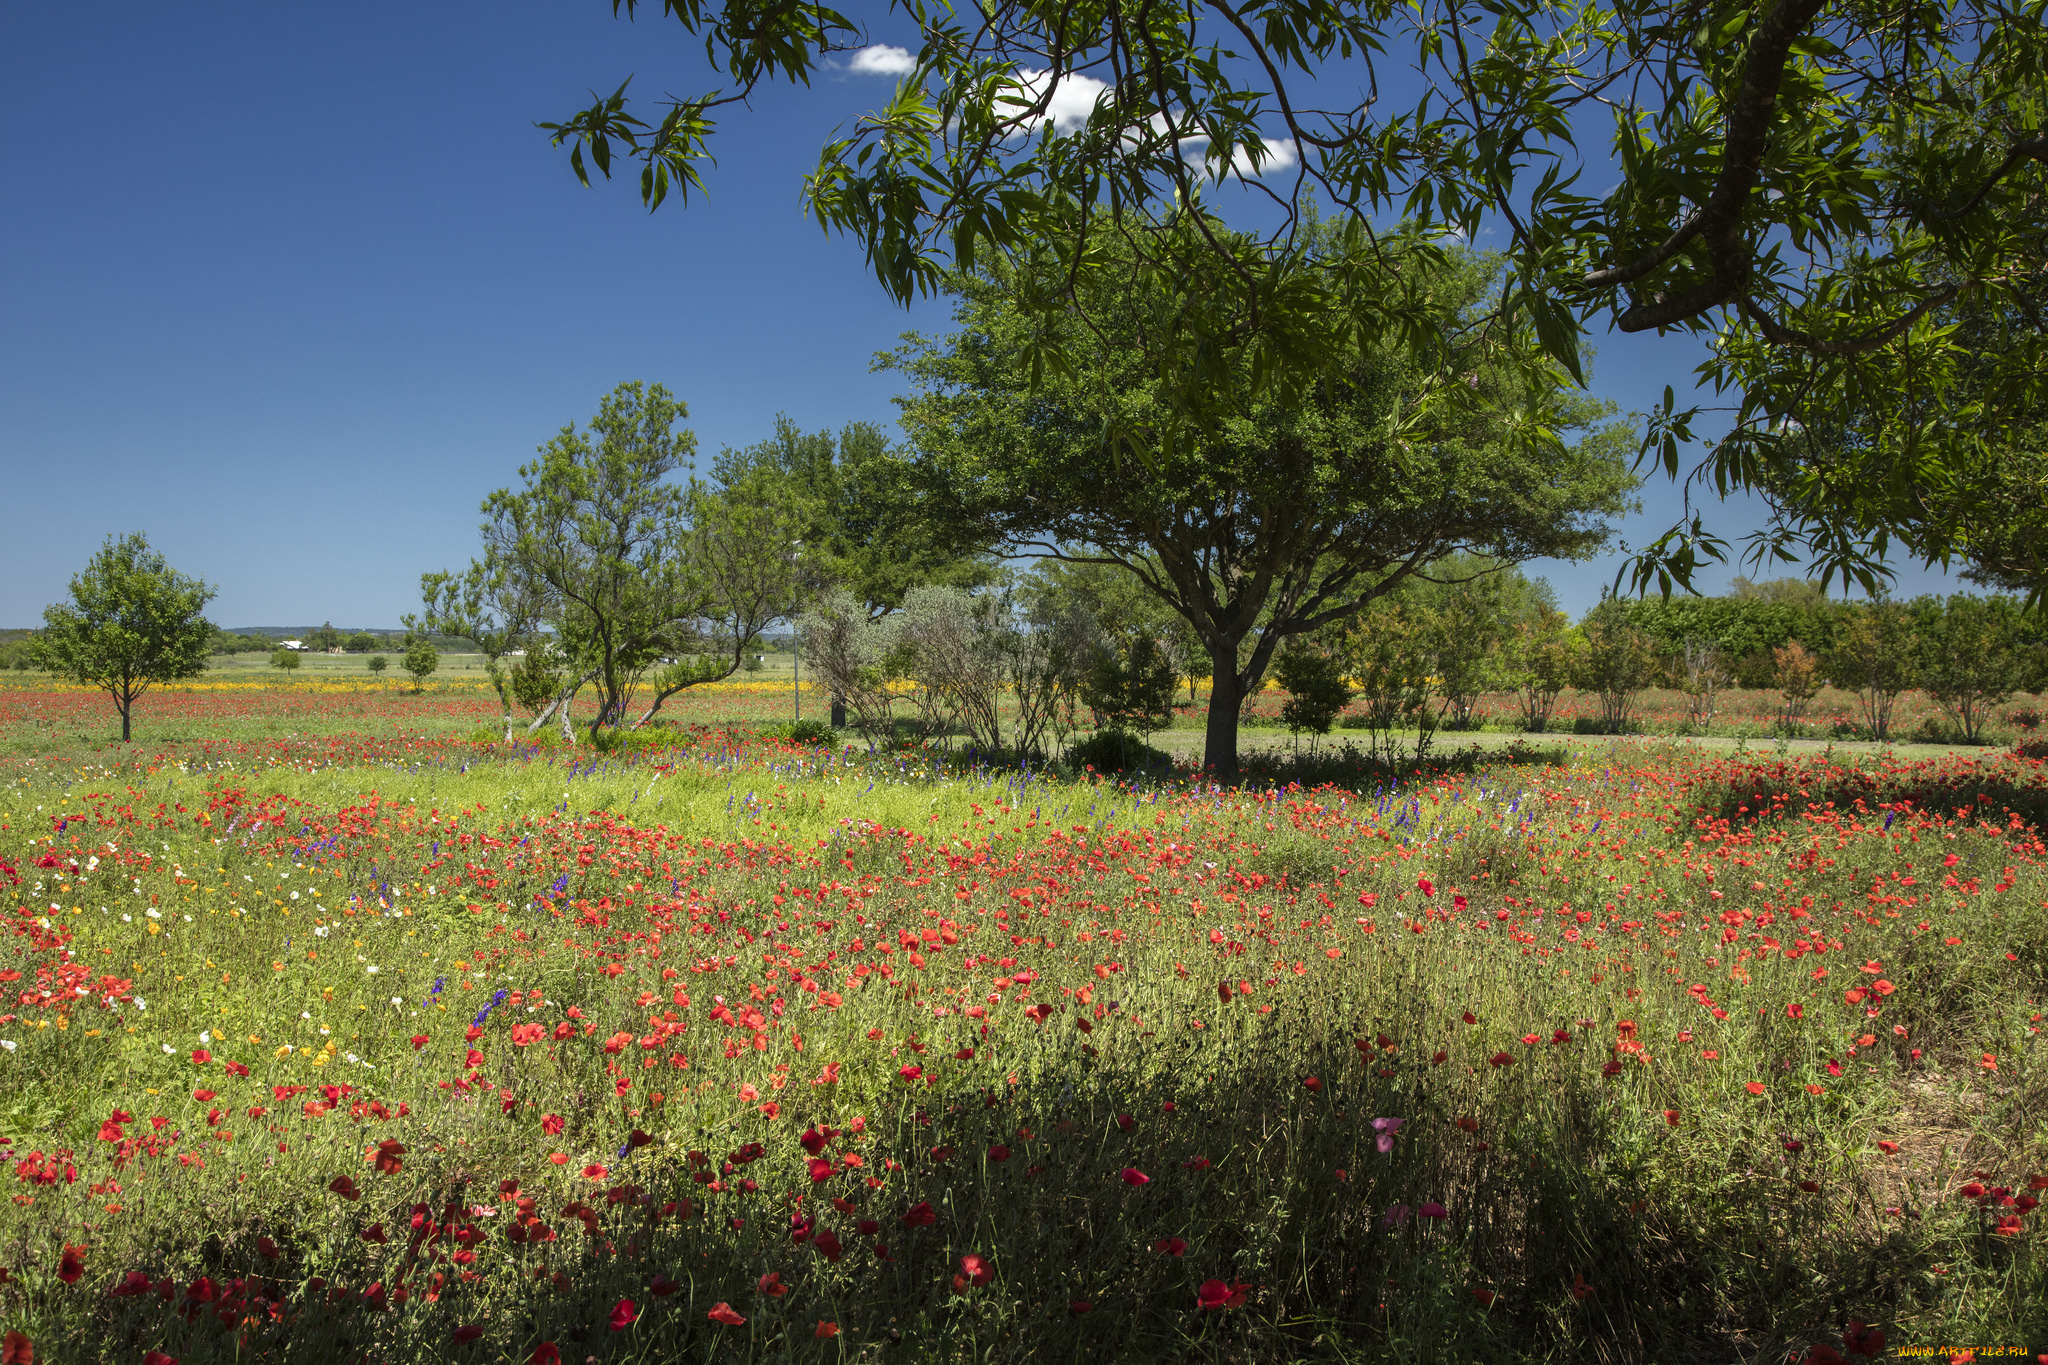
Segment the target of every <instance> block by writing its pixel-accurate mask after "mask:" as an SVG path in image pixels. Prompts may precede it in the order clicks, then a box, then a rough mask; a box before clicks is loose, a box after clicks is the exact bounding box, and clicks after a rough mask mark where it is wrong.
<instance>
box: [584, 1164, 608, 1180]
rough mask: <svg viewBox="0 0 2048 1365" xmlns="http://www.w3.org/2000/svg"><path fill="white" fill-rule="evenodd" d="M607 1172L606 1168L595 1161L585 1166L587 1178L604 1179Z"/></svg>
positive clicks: (585, 1176)
mask: <svg viewBox="0 0 2048 1365" xmlns="http://www.w3.org/2000/svg"><path fill="white" fill-rule="evenodd" d="M606 1174H607V1172H606V1171H605V1168H604V1167H603V1166H602V1165H600V1164H598V1163H597V1162H595V1161H593V1162H591V1163H590V1164H589V1165H588V1166H585V1167H584V1168H583V1178H584V1179H585V1180H602V1179H604V1178H605V1175H606Z"/></svg>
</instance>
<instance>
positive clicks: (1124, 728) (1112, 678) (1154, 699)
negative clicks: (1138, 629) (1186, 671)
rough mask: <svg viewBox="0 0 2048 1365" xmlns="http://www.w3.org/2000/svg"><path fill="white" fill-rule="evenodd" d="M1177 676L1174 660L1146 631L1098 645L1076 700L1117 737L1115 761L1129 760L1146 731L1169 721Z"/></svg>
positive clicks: (1103, 730) (1140, 747)
mask: <svg viewBox="0 0 2048 1365" xmlns="http://www.w3.org/2000/svg"><path fill="white" fill-rule="evenodd" d="M1179 684H1180V677H1179V675H1178V674H1177V673H1176V672H1175V671H1174V666H1173V661H1172V660H1171V659H1169V658H1168V657H1167V653H1166V651H1165V650H1163V649H1161V648H1160V647H1159V642H1158V640H1156V639H1154V638H1153V637H1152V636H1151V635H1150V634H1139V635H1135V636H1132V637H1131V638H1130V639H1129V640H1128V641H1127V642H1125V644H1124V645H1123V647H1122V648H1120V649H1119V648H1115V647H1109V648H1101V649H1099V651H1098V652H1097V653H1096V655H1095V658H1094V661H1093V662H1092V663H1090V664H1089V665H1088V667H1087V668H1086V669H1085V670H1084V671H1083V672H1082V674H1081V687H1080V693H1081V704H1082V705H1083V706H1086V707H1087V708H1088V709H1089V710H1090V711H1091V712H1093V713H1094V716H1095V723H1096V727H1097V729H1098V730H1099V732H1100V733H1102V734H1104V735H1115V736H1116V737H1117V747H1118V754H1119V757H1118V762H1119V764H1128V763H1130V762H1131V761H1132V759H1133V754H1132V752H1131V750H1132V747H1133V746H1135V747H1136V749H1137V751H1138V752H1139V753H1143V752H1144V750H1145V736H1146V735H1149V734H1151V733H1152V732H1153V731H1155V730H1164V729H1166V728H1167V727H1168V726H1169V725H1172V724H1173V698H1174V694H1175V693H1176V692H1177V691H1179Z"/></svg>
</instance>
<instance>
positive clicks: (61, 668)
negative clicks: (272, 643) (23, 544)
mask: <svg viewBox="0 0 2048 1365" xmlns="http://www.w3.org/2000/svg"><path fill="white" fill-rule="evenodd" d="M213 596H214V590H213V588H211V587H209V586H208V585H207V584H205V583H202V582H200V581H199V580H198V579H196V578H187V577H186V576H185V575H184V574H181V573H179V572H178V571H177V570H176V569H173V568H172V567H171V566H170V564H169V563H168V562H166V561H165V559H164V557H163V556H162V555H161V554H159V553H158V552H157V551H155V550H152V549H150V548H149V541H148V539H147V538H146V537H145V536H143V535H142V534H141V533H139V532H138V533H136V534H134V535H127V536H122V537H121V538H120V539H119V540H118V541H117V540H115V539H114V538H113V537H112V536H109V537H107V541H106V544H105V545H103V546H102V547H101V548H100V552H99V553H98V554H96V555H94V556H93V557H92V561H91V562H90V563H88V564H87V565H86V566H85V571H84V572H83V573H81V574H78V575H77V576H75V577H74V578H72V580H71V600H70V601H69V602H60V603H57V604H55V605H53V606H50V607H47V608H45V609H44V611H43V629H42V631H41V633H40V634H38V635H36V636H35V637H34V638H33V639H32V640H31V641H30V643H29V655H30V658H32V659H33V660H34V661H35V662H36V664H37V666H38V667H41V668H46V669H48V670H50V671H51V672H52V673H63V674H66V675H68V676H70V677H72V678H75V679H77V680H78V681H79V682H81V683H84V684H85V685H86V686H88V687H97V688H100V689H101V690H103V691H104V692H106V694H107V695H108V696H109V697H112V698H113V701H114V709H115V710H117V711H119V712H120V713H121V742H122V743H123V744H126V743H128V741H129V740H130V738H131V737H132V729H131V721H132V719H133V711H134V707H135V699H136V698H137V697H138V696H140V695H142V693H143V692H144V691H146V690H147V689H149V688H150V687H152V686H155V685H158V684H162V683H168V682H174V681H176V680H177V679H179V678H189V677H192V676H193V675H195V674H197V673H199V672H201V671H203V670H204V669H205V668H206V656H207V651H208V648H209V646H210V645H211V644H212V643H213V635H214V627H213V625H212V623H211V622H209V621H207V620H206V618H205V617H203V616H201V615H200V613H201V612H203V611H205V610H206V604H207V603H208V602H210V601H212V600H213Z"/></svg>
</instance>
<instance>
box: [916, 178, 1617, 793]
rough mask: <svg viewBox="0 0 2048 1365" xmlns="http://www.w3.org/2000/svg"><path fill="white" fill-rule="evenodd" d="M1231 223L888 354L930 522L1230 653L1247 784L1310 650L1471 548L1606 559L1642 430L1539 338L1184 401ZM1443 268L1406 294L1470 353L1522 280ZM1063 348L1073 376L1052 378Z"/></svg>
mask: <svg viewBox="0 0 2048 1365" xmlns="http://www.w3.org/2000/svg"><path fill="white" fill-rule="evenodd" d="M1217 230H1218V229H1217V228H1216V226H1215V225H1213V224H1202V225H1200V229H1199V230H1198V227H1197V225H1196V224H1195V223H1194V222H1193V220H1192V218H1184V219H1183V221H1182V223H1181V231H1182V232H1183V233H1184V234H1185V236H1186V238H1187V242H1186V254H1185V255H1184V256H1182V257H1178V258H1176V259H1177V264H1178V267H1179V269H1180V271H1181V273H1179V274H1169V273H1168V272H1164V271H1161V270H1158V269H1155V268H1154V267H1153V265H1151V264H1150V263H1148V262H1146V261H1145V260H1144V259H1142V258H1141V257H1138V256H1136V255H1134V254H1133V253H1132V252H1131V250H1130V249H1129V248H1128V246H1127V245H1125V244H1123V243H1121V242H1120V241H1119V240H1118V239H1117V238H1116V237H1115V236H1114V234H1112V233H1109V232H1107V231H1105V232H1104V233H1103V234H1102V236H1101V238H1100V239H1099V240H1098V241H1097V242H1096V243H1095V244H1094V248H1093V249H1095V250H1097V251H1098V252H1099V253H1100V256H1101V258H1102V259H1103V260H1104V261H1105V262H1107V261H1112V260H1113V261H1116V262H1118V263H1119V271H1118V274H1117V275H1116V277H1115V279H1114V281H1111V280H1110V279H1108V278H1107V277H1105V278H1103V279H1102V280H1101V283H1100V288H1099V289H1092V290H1091V292H1088V293H1085V294H1084V295H1082V296H1081V297H1080V298H1079V299H1078V300H1077V301H1076V303H1075V306H1074V307H1073V308H1071V309H1069V310H1067V311H1066V312H1063V313H1062V314H1061V315H1059V316H1058V317H1056V318H1049V317H1044V316H1041V315H1040V314H1038V313H1037V312H1035V311H1034V304H1033V301H1034V300H1035V299H1038V298H1039V297H1041V296H1042V295H1044V294H1045V293H1046V292H1047V291H1055V290H1057V289H1059V288H1061V287H1062V284H1063V281H1064V279H1065V276H1064V275H1062V274H1061V273H1060V272H1059V271H1058V270H1057V269H1056V268H1055V267H1054V265H1053V263H1051V262H1049V261H1033V262H1031V263H1030V264H1028V265H1024V266H1018V267H1015V268H1012V267H1010V266H1008V265H993V264H992V265H991V266H990V267H989V269H988V270H987V272H986V273H985V274H981V275H976V276H963V277H958V278H955V279H953V280H951V281H950V282H949V287H950V288H952V289H953V290H954V292H955V293H956V295H957V296H958V299H959V304H958V307H957V309H956V314H955V315H956V318H957V320H958V322H959V323H960V328H961V330H960V331H959V332H958V333H956V334H955V335H954V336H953V337H951V338H949V339H947V340H946V341H944V342H942V343H941V342H932V341H927V340H924V339H922V338H916V337H913V338H911V339H910V341H909V342H908V344H906V345H905V346H904V347H903V348H902V349H901V350H899V351H898V352H896V353H895V354H894V355H893V356H891V357H889V358H888V361H887V363H888V364H889V365H891V366H893V367H895V368H898V369H900V370H902V371H903V372H904V373H905V374H906V375H907V376H908V377H909V378H910V379H911V380H912V382H913V383H914V384H915V386H916V392H914V393H913V394H911V395H910V396H908V397H906V398H904V399H902V400H901V406H902V412H903V417H902V424H903V427H904V430H905V432H906V433H907V434H908V436H909V438H910V449H909V450H908V452H907V453H904V454H903V455H902V456H901V457H900V462H901V465H902V479H901V486H902V488H903V489H905V490H906V497H907V498H908V505H907V511H906V514H907V515H914V516H922V517H934V518H944V519H947V520H949V521H950V522H951V523H952V524H954V525H957V526H958V527H960V528H961V534H962V535H963V536H966V535H969V534H970V533H971V534H973V535H979V536H983V537H986V538H988V539H991V540H993V541H995V542H998V543H1000V544H1002V545H1004V546H1006V547H1008V548H1011V549H1013V550H1018V551H1024V550H1029V549H1034V548H1035V549H1038V550H1040V551H1041V552H1052V553H1059V554H1077V555H1082V556H1085V557H1088V558H1092V559H1096V560H1099V561H1103V562H1106V563H1110V564H1114V565H1117V566H1120V567H1121V568H1122V569H1123V570H1124V571H1126V572H1128V573H1129V574H1131V575H1134V576H1135V577H1136V579H1137V580H1138V581H1139V582H1140V583H1141V584H1142V585H1143V586H1144V587H1145V589H1146V590H1147V591H1148V592H1149V593H1151V594H1152V595H1153V596H1154V597H1155V598H1157V599H1158V600H1159V602H1160V603H1161V604H1162V605H1164V606H1166V607H1168V608H1170V609H1171V610H1172V611H1173V612H1174V613H1175V614H1176V615H1178V616H1180V617H1181V618H1182V619H1183V620H1185V621H1187V622H1188V623H1189V624H1190V625H1191V626H1192V628H1193V630H1194V632H1195V634H1196V635H1197V636H1199V638H1200V640H1201V642H1202V645H1203V648H1204V649H1205V650H1206V652H1207V653H1208V655H1209V664H1210V672H1211V675H1212V684H1211V686H1212V693H1211V707H1210V715H1211V725H1210V731H1209V735H1208V743H1207V750H1206V753H1205V763H1206V764H1207V765H1208V766H1209V767H1211V768H1212V769H1214V770H1215V771H1216V772H1217V773H1218V774H1219V776H1222V777H1224V778H1226V779H1227V778H1229V777H1231V776H1232V775H1234V772H1235V768H1236V763H1237V717H1238V715H1239V712H1240V709H1241V705H1242V701H1243V699H1244V698H1246V697H1248V696H1250V695H1253V694H1254V693H1255V692H1256V691H1257V689H1258V687H1259V686H1260V684H1261V683H1262V682H1263V680H1264V678H1265V676H1266V673H1267V670H1268V668H1269V666H1270V664H1271V661H1272V659H1273V656H1274V654H1275V652H1276V651H1277V649H1278V648H1279V646H1280V645H1281V644H1282V642H1284V641H1285V640H1286V639H1287V638H1289V637H1290V636H1293V635H1298V634H1304V633H1308V632H1312V631H1314V630H1317V629H1320V628H1322V627H1324V626H1328V625H1334V624H1338V623H1341V622H1343V621H1344V620H1346V619H1348V618H1349V617H1350V616H1352V615H1353V614H1355V613H1356V612H1357V611H1358V610H1359V609H1360V608H1361V607H1362V606H1363V605H1364V604H1365V603H1366V602H1368V601H1370V600H1371V599H1372V598H1373V597H1375V596H1377V595H1379V594H1380V593H1382V592H1385V591H1388V590H1391V589H1392V588H1393V587H1395V586H1397V585H1398V584H1399V582H1400V581H1401V580H1402V579H1403V578H1405V577H1406V576H1407V574H1409V573H1412V572H1414V571H1416V570H1417V569H1419V568H1421V567H1423V566H1426V565H1428V564H1429V563H1431V562H1434V561H1436V560H1439V559H1442V558H1444V557H1445V556H1448V555H1451V554H1453V553H1454V552H1456V551H1458V550H1460V549H1465V550H1469V551H1471V552H1474V553H1478V554H1484V555H1488V556H1491V557H1493V558H1494V559H1497V560H1502V561H1518V560H1521V559H1525V558H1529V557H1533V556H1538V555H1556V556H1566V557H1570V556H1576V555H1583V554H1587V553H1591V552H1593V551H1594V550H1597V549H1598V548H1600V547H1601V546H1603V545H1605V543H1606V542H1607V539H1608V536H1609V528H1608V525H1607V523H1606V520H1605V519H1606V517H1607V516H1608V515H1610V514H1612V513H1616V512H1619V511H1621V510H1623V509H1624V508H1625V507H1626V506H1627V505H1628V502H1629V499H1628V493H1629V490H1630V488H1631V487H1632V486H1633V479H1632V478H1631V476H1630V475H1629V474H1628V473H1627V470H1626V468H1625V462H1624V460H1623V446H1624V445H1626V444H1627V438H1626V436H1625V435H1624V434H1623V433H1621V432H1620V431H1619V430H1617V429H1612V428H1604V427H1600V424H1601V423H1602V422H1604V420H1605V419H1606V417H1607V416H1608V415H1609V414H1608V413H1607V411H1606V410H1605V409H1603V408H1601V407H1599V406H1597V405H1593V404H1589V403H1586V402H1584V401H1581V400H1578V399H1576V398H1574V397H1573V396H1572V395H1570V394H1569V393H1568V392H1567V391H1566V389H1565V382H1566V381H1565V376H1564V374H1563V372H1562V371H1561V370H1559V369H1557V367H1556V366H1555V365H1553V364H1551V363H1550V362H1548V361H1546V360H1545V359H1544V358H1543V357H1542V355H1541V352H1540V347H1539V346H1538V345H1537V343H1536V341H1535V339H1534V338H1533V337H1532V336H1531V335H1529V334H1528V333H1527V332H1526V331H1525V330H1516V329H1513V328H1509V329H1506V330H1503V331H1495V332H1487V333H1485V334H1484V337H1483V339H1482V338H1481V336H1480V334H1478V333H1472V334H1470V338H1471V339H1470V341H1469V344H1461V345H1459V346H1455V347H1450V348H1448V349H1446V350H1444V351H1442V352H1433V353H1431V354H1429V355H1428V356H1418V355H1416V354H1415V353H1414V352H1412V351H1410V350H1407V349H1405V348H1404V347H1402V346H1401V345H1399V344H1397V343H1396V342H1395V341H1394V340H1393V339H1392V338H1389V337H1387V336H1385V335H1383V334H1381V333H1378V332H1368V333H1364V334H1354V335H1352V336H1351V337H1350V339H1349V340H1348V341H1346V342H1344V343H1342V344H1340V345H1339V346H1338V355H1339V358H1340V359H1339V361H1338V362H1333V363H1338V364H1339V366H1340V368H1339V369H1338V371H1337V372H1336V373H1330V374H1326V375H1322V376H1321V377H1318V378H1316V379H1314V380H1313V381H1312V380H1311V377H1310V376H1309V375H1308V374H1306V373H1304V374H1299V375H1296V376H1295V381H1298V382H1291V383H1290V384H1288V385H1282V386H1279V387H1275V386H1274V385H1273V384H1270V383H1268V382H1267V378H1268V377H1269V376H1267V374H1266V371H1267V370H1268V368H1269V367H1271V366H1272V365H1273V363H1274V357H1273V355H1272V354H1271V353H1270V352H1269V351H1268V350H1267V349H1265V348H1264V347H1262V346H1261V345H1260V344H1257V343H1256V342H1254V341H1245V342H1243V343H1236V342H1232V343H1229V344H1223V343H1219V344H1218V345H1217V346H1216V347H1215V348H1214V349H1213V350H1212V351H1210V352H1209V353H1208V354H1209V356H1210V362H1209V363H1208V364H1207V365H1206V366H1205V368H1204V369H1203V371H1202V375H1201V379H1200V383H1201V385H1202V388H1201V392H1200V393H1186V392H1178V391H1174V390H1172V389H1169V388H1162V387H1161V386H1160V385H1158V384H1157V383H1155V382H1153V380H1152V378H1151V371H1150V369H1149V365H1150V356H1149V354H1148V348H1150V347H1152V346H1153V345H1155V344H1157V341H1158V338H1157V336H1156V335H1155V334H1154V333H1153V332H1152V331H1151V330H1150V328H1151V320H1154V319H1158V318H1162V317H1165V316H1168V315H1170V314H1172V313H1173V311H1174V310H1175V309H1176V308H1178V307H1181V306H1182V304H1183V302H1184V294H1185V293H1186V292H1187V291H1189V290H1197V291H1199V290H1204V289H1210V288H1214V289H1218V290H1223V289H1225V286H1224V285H1223V283H1222V282H1221V281H1219V280H1217V279H1215V278H1212V277H1213V276H1215V275H1216V274H1217V272H1219V271H1221V272H1225V273H1227V271H1228V267H1227V266H1225V265H1223V264H1222V263H1219V262H1217V261H1215V260H1214V259H1213V257H1211V256H1210V255H1209V254H1207V248H1206V247H1204V246H1202V245H1201V242H1202V240H1203V233H1205V232H1207V233H1211V234H1213V233H1214V232H1216V231H1217ZM1224 235H1225V236H1226V237H1229V240H1230V241H1232V242H1233V243H1235V247H1234V250H1236V251H1237V252H1238V253H1239V255H1240V256H1242V257H1243V258H1244V259H1246V260H1257V259H1260V258H1261V249H1260V248H1259V247H1258V246H1257V245H1256V244H1255V243H1253V242H1251V241H1249V240H1248V239H1245V238H1241V237H1235V236H1230V235H1229V234H1227V233H1226V234H1224ZM1366 249H1367V248H1366V247H1365V246H1364V245H1363V244H1362V243H1358V242H1356V241H1353V240H1350V239H1347V238H1345V237H1343V236H1342V235H1341V234H1336V233H1330V232H1320V231H1318V232H1310V233H1307V234H1305V235H1304V238H1303V241H1302V245H1301V249H1300V252H1299V256H1298V259H1297V260H1295V262H1294V265H1295V266H1296V267H1297V268H1299V269H1301V270H1302V271H1304V272H1305V275H1304V287H1308V282H1309V280H1311V279H1312V280H1313V281H1314V287H1317V288H1327V289H1331V290H1335V289H1340V288H1343V287H1345V284H1346V282H1347V281H1349V280H1351V279H1353V278H1354V272H1355V271H1357V270H1361V269H1364V268H1365V267H1364V266H1363V265H1362V263H1361V262H1360V261H1359V259H1358V255H1357V254H1358V253H1360V252H1364V251H1366ZM1430 260H1431V261H1432V262H1435V263H1434V264H1431V265H1425V264H1423V263H1421V262H1419V261H1418V262H1417V263H1415V264H1414V266H1413V268H1412V271H1411V273H1410V274H1409V275H1407V276H1404V277H1403V279H1402V280H1401V282H1400V285H1399V290H1400V292H1401V294H1402V298H1403V301H1404V306H1405V305H1406V304H1410V303H1415V302H1416V301H1418V300H1419V301H1421V303H1422V305H1424V306H1426V309H1427V311H1428V313H1429V316H1430V317H1431V318H1432V319H1433V321H1434V324H1435V326H1437V327H1438V328H1440V329H1441V332H1442V334H1443V335H1444V336H1447V337H1448V336H1453V335H1457V336H1465V335H1467V333H1466V332H1465V331H1464V329H1465V328H1466V327H1467V326H1468V324H1470V323H1471V322H1472V320H1473V319H1474V318H1475V317H1476V316H1477V315H1478V314H1479V313H1481V312H1483V311H1484V308H1485V303H1486V300H1487V299H1489V298H1490V297H1492V295H1493V293H1494V291H1495V290H1496V289H1497V288H1498V287H1500V279H1499V275H1498V270H1497V267H1496V265H1495V264H1494V263H1492V262H1489V261H1487V260H1484V259H1481V258H1478V257H1471V256H1464V255H1452V256H1448V257H1444V256H1440V255H1434V256H1431V257H1430ZM1389 288H1390V289H1392V288H1393V286H1392V285H1391V284H1390V285H1389ZM1389 303H1390V306H1391V304H1392V301H1391V300H1389ZM1240 320H1241V319H1240ZM1048 329H1052V331H1053V332H1056V333H1057V336H1056V338H1055V337H1053V336H1050V335H1049V334H1048ZM1254 330H1255V329H1254ZM1055 345H1056V346H1057V347H1058V348H1059V349H1060V353H1061V354H1062V355H1063V356H1064V357H1065V362H1064V363H1063V364H1062V365H1057V366H1055V365H1051V364H1049V363H1048V358H1047V353H1048V349H1049V348H1051V347H1054V346H1055ZM1226 410H1227V411H1229V412H1230V413H1232V414H1234V415H1233V416H1231V417H1229V418H1228V419H1227V420H1226V419H1225V418H1223V417H1222V416H1221V414H1222V413H1223V412H1224V411H1226ZM1596 427H1599V428H1600V429H1598V430H1593V428H1596ZM1396 433H1398V436H1397V435H1396ZM1575 436H1580V437H1583V439H1577V440H1574V439H1573V438H1574V437H1575Z"/></svg>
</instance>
